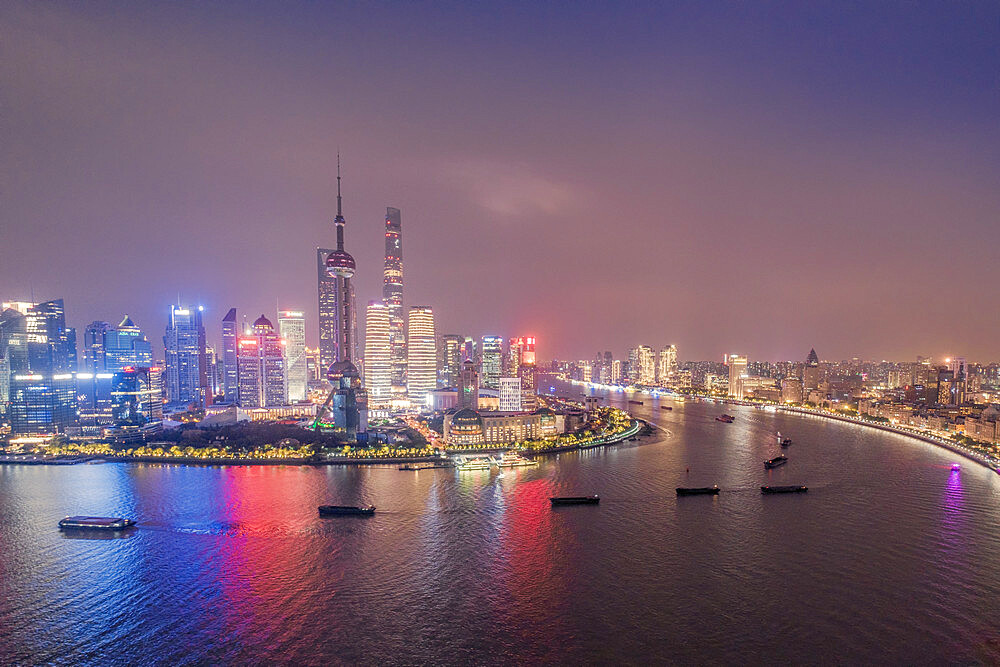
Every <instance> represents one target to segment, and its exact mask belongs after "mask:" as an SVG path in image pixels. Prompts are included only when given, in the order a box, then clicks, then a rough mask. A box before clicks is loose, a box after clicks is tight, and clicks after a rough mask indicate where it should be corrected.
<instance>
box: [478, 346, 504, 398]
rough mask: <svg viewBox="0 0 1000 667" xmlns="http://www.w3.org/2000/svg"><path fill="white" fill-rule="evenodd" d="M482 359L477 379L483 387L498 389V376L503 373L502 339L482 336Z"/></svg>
mask: <svg viewBox="0 0 1000 667" xmlns="http://www.w3.org/2000/svg"><path fill="white" fill-rule="evenodd" d="M481 354H482V359H481V361H480V368H481V370H480V371H479V377H480V381H481V382H482V383H483V386H484V387H489V388H490V389H499V388H500V374H501V373H502V371H503V338H501V337H500V336H483V345H482V353H481Z"/></svg>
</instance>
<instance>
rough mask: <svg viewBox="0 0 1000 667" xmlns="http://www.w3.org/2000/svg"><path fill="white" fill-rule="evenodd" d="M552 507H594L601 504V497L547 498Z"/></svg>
mask: <svg viewBox="0 0 1000 667" xmlns="http://www.w3.org/2000/svg"><path fill="white" fill-rule="evenodd" d="M549 501H550V502H551V503H552V504H553V505H596V504H597V503H599V502H601V497H600V496H597V495H593V496H561V497H553V498H549Z"/></svg>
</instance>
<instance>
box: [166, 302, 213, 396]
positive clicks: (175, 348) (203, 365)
mask: <svg viewBox="0 0 1000 667" xmlns="http://www.w3.org/2000/svg"><path fill="white" fill-rule="evenodd" d="M202 310H204V309H203V308H202V307H201V306H198V307H197V308H187V307H182V306H170V313H169V319H168V321H167V330H166V333H165V334H164V336H163V347H164V356H165V359H166V363H165V366H166V372H165V373H164V383H165V385H166V388H167V400H169V401H170V402H171V403H184V404H194V405H199V406H206V405H211V403H212V395H211V392H210V391H209V389H208V387H209V384H208V368H207V366H208V364H207V359H206V358H205V327H204V325H203V324H202V320H201V315H202Z"/></svg>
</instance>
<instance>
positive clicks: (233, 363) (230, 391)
mask: <svg viewBox="0 0 1000 667" xmlns="http://www.w3.org/2000/svg"><path fill="white" fill-rule="evenodd" d="M239 336H240V332H239V324H238V323H237V321H236V309H235V308H230V309H229V312H228V313H226V316H225V317H223V318H222V394H223V396H224V397H225V400H226V403H231V404H233V405H235V404H236V403H238V402H239V400H240V391H239V386H240V385H239V370H238V367H237V355H238V354H239V350H238V349H237V346H236V341H237V339H238V338H239Z"/></svg>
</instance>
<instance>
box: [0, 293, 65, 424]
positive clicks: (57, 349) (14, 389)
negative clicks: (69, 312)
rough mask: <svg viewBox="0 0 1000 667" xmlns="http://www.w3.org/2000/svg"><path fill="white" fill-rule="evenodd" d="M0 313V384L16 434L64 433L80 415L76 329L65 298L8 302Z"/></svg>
mask: <svg viewBox="0 0 1000 667" xmlns="http://www.w3.org/2000/svg"><path fill="white" fill-rule="evenodd" d="M3 305H4V308H5V310H4V311H3V312H2V313H0V356H3V357H4V364H3V373H4V377H0V382H3V381H6V383H7V386H6V387H5V388H3V389H2V393H5V394H6V395H7V398H8V399H9V400H10V404H9V411H8V415H9V417H10V423H11V428H12V430H13V432H14V433H52V432H55V431H64V430H65V428H66V427H68V426H71V425H73V424H74V423H75V422H76V417H77V396H76V383H75V381H74V379H73V371H75V370H77V367H76V330H75V329H73V328H72V327H67V326H66V312H65V307H64V305H63V300H62V299H54V300H52V301H45V302H43V303H39V304H33V303H27V302H10V303H4V304H3Z"/></svg>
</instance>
